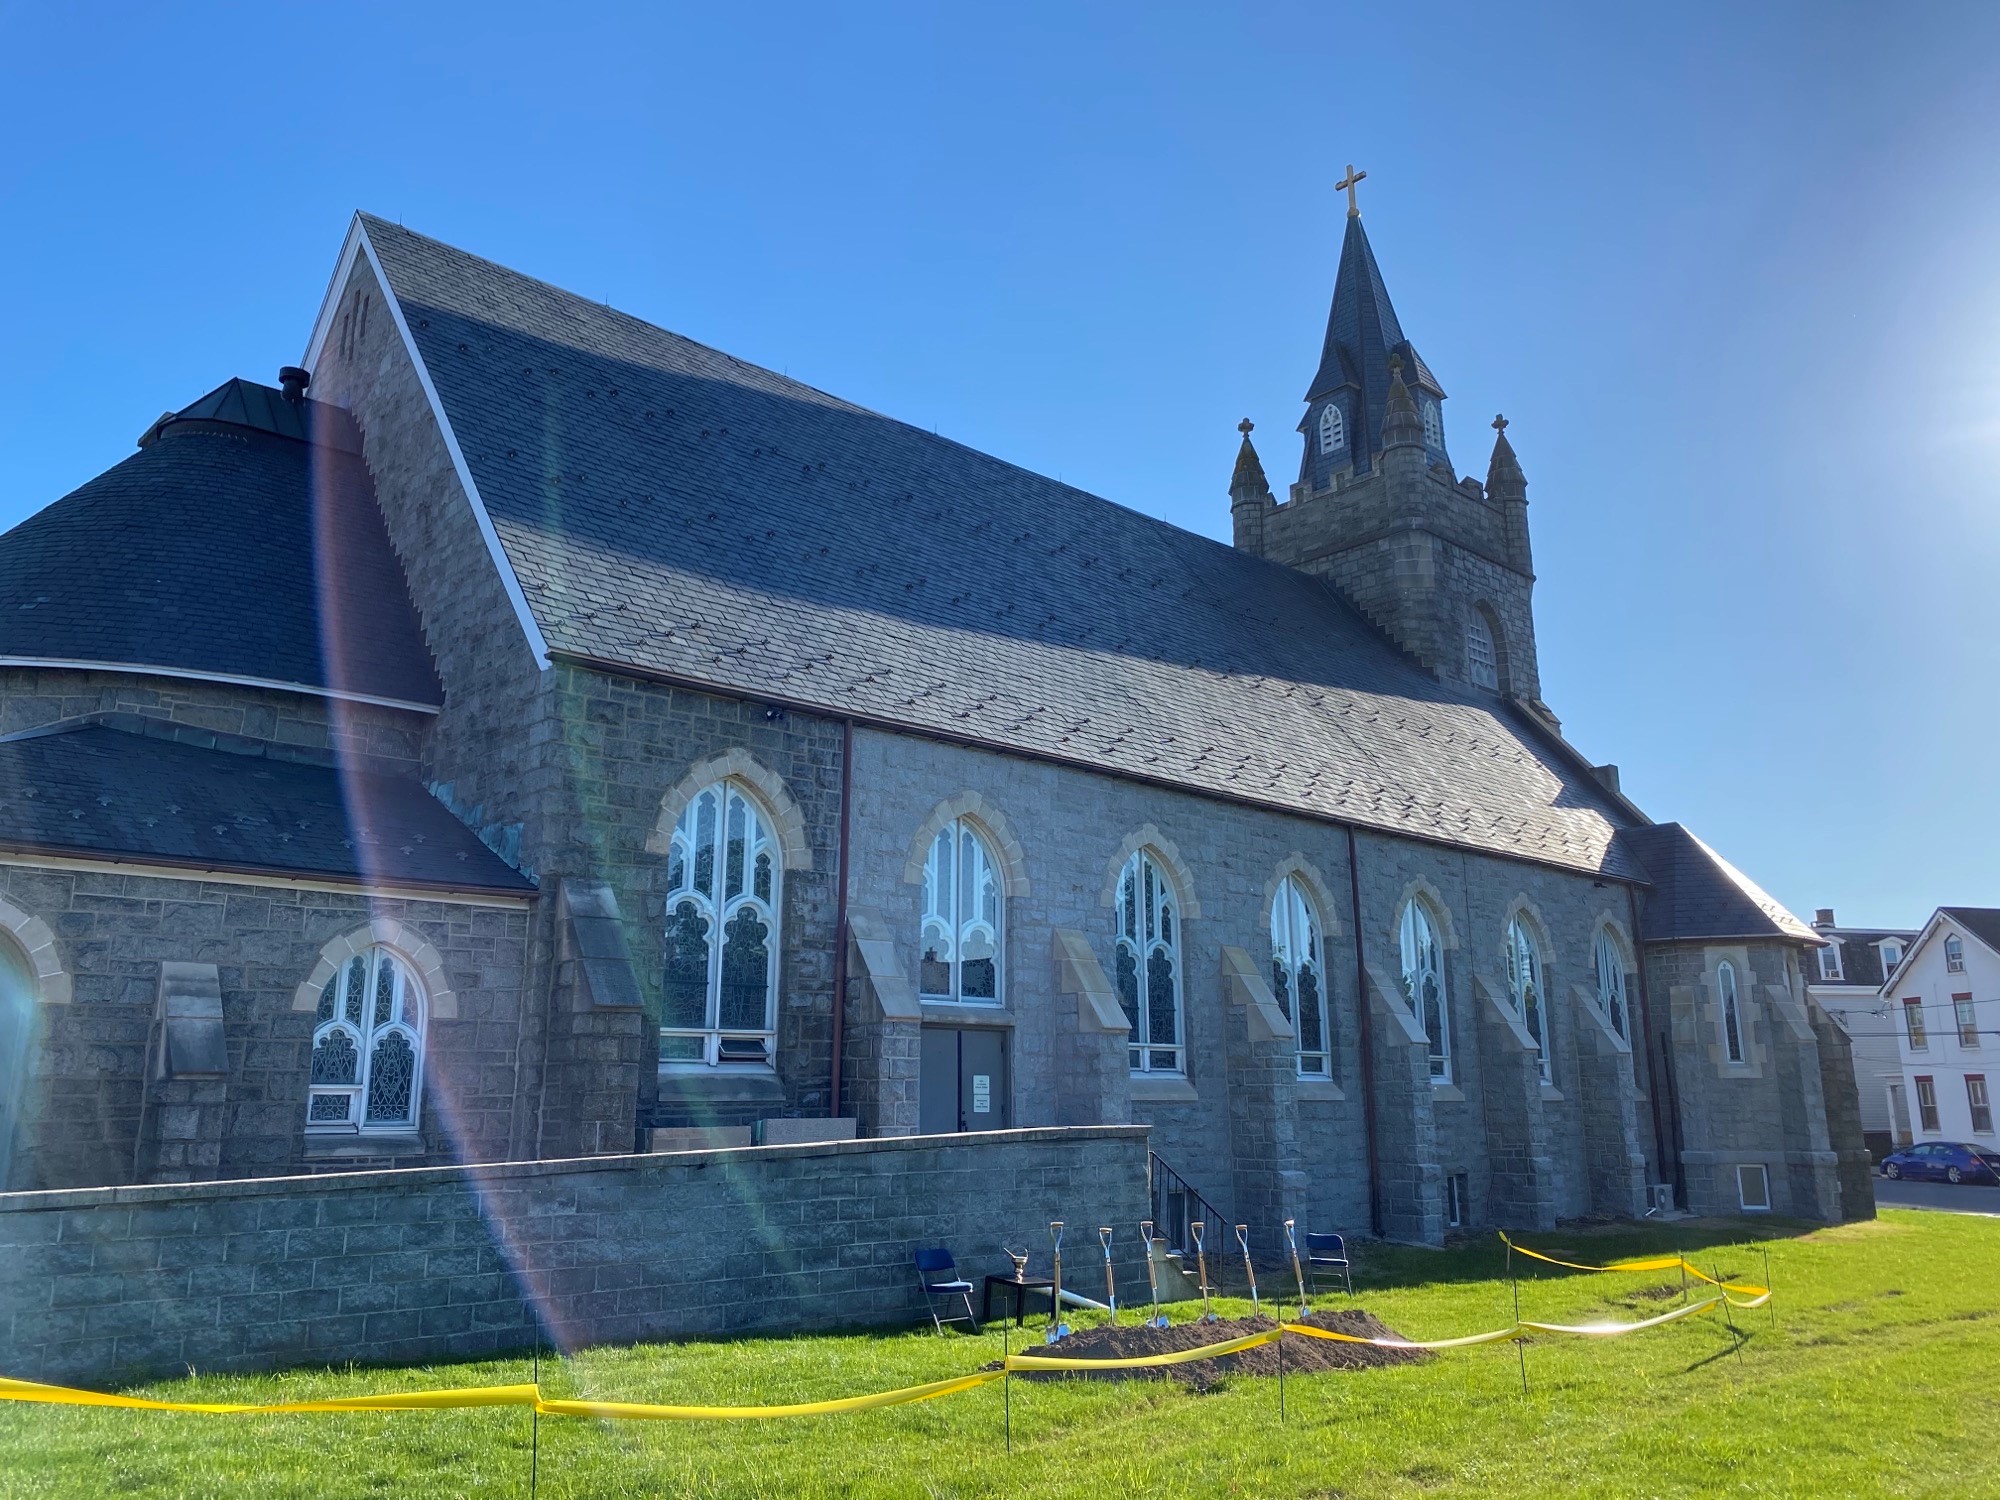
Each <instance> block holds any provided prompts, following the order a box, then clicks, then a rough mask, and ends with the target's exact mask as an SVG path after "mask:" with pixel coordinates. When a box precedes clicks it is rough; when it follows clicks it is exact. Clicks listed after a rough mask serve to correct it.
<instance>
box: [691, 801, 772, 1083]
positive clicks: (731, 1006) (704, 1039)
mask: <svg viewBox="0 0 2000 1500" xmlns="http://www.w3.org/2000/svg"><path fill="white" fill-rule="evenodd" d="M779 863H780V861H779V852H778V842H777V840H776V839H775V838H773V837H772V835H771V826H770V823H769V822H768V820H767V819H766V818H765V816H764V814H763V813H762V812H761V811H760V810H759V809H758V806H757V804H756V803H755V802H753V801H752V800H751V798H750V794H749V792H748V790H747V789H746V788H745V787H744V786H743V785H742V783H740V782H738V781H735V780H733V779H732V780H727V781H719V782H717V783H716V784H715V785H713V786H710V787H707V788H705V789H704V790H702V791H701V792H699V793H697V794H696V796H695V797H694V798H693V800H691V801H690V802H689V803H688V805H687V810H686V811H685V812H683V813H682V814H681V816H680V821H679V822H678V823H676V824H675V825H674V837H673V842H672V844H671V845H670V846H669V852H668V855H667V934H666V974H665V977H664V983H663V984H662V986H661V994H662V1001H663V1004H662V1008H661V1018H660V1019H661V1025H660V1058H661V1060H662V1061H664V1062H667V1063H671V1064H676V1065H680V1066H692V1067H711V1068H713V1067H720V1066H724V1065H747V1066H751V1067H758V1068H769V1067H770V1066H772V1062H773V1058H774V1056H775V1054H776V1050H777V1030H778V936H779V935H778V898H779V881H780V878H781V876H782V874H783V872H782V870H781V869H780V868H779Z"/></svg>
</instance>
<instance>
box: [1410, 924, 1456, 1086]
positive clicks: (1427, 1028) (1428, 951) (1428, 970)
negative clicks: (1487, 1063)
mask: <svg viewBox="0 0 2000 1500" xmlns="http://www.w3.org/2000/svg"><path fill="white" fill-rule="evenodd" d="M1401 937H1402V947H1403V997H1404V998H1405V999H1406V1000H1408V1001H1409V1003H1410V1009H1411V1011H1412V1012H1414V1013H1415V1015H1416V1017H1417V1020H1418V1021H1419V1022H1421V1023H1422V1024H1423V1028H1424V1035H1425V1036H1426V1037H1428V1038H1429V1039H1430V1057H1431V1081H1432V1082H1433V1083H1450V1082H1451V1004H1450V1001H1449V999H1448V998H1447V996H1446V994H1445V988H1444V952H1443V948H1442V946H1441V945H1440V944H1439V942H1438V935H1437V923H1436V922H1435V921H1434V920H1433V919H1432V917H1431V914H1430V911H1429V909H1428V908H1427V907H1426V906H1425V905H1424V903H1423V902H1422V900H1420V899H1417V898H1414V897H1413V898H1412V899H1411V901H1410V904H1409V905H1408V906H1406V907H1404V908H1403V924H1402V933H1401Z"/></svg>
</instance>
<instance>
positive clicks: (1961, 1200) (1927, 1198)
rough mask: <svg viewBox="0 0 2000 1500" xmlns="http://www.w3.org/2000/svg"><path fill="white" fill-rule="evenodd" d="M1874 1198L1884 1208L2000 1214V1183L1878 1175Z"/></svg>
mask: <svg viewBox="0 0 2000 1500" xmlns="http://www.w3.org/2000/svg"><path fill="white" fill-rule="evenodd" d="M1875 1201H1876V1202H1877V1203H1879V1204H1881V1205H1882V1206H1883V1207H1885V1208H1945V1209H1952V1210H1955V1211H1956V1212H1958V1213H1962V1214H1995V1215H2000V1187H1973V1186H1970V1185H1969V1184H1966V1183H1960V1184H1959V1185H1958V1186H1957V1187H1953V1186H1952V1185H1951V1184H1950V1183H1948V1182H1891V1181H1890V1180H1889V1179H1888V1178H1886V1177H1882V1176H1877V1177H1876V1179H1875Z"/></svg>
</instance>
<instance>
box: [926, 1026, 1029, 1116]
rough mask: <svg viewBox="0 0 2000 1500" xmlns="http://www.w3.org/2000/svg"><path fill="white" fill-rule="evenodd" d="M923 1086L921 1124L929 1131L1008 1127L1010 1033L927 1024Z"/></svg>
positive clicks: (1009, 1110) (1010, 1110)
mask: <svg viewBox="0 0 2000 1500" xmlns="http://www.w3.org/2000/svg"><path fill="white" fill-rule="evenodd" d="M919 1087H920V1088H921V1090H922V1100H921V1104H920V1108H919V1111H918V1122H919V1124H918V1128H919V1129H920V1130H922V1132H923V1133H924V1134H925V1135H946V1134H949V1133H951V1132H953V1131H958V1130H1005V1129H1006V1128H1007V1127H1008V1126H1009V1125H1010V1124H1011V1123H1012V1119H1013V1111H1012V1109H1011V1108H1010V1107H1009V1091H1008V1088H1007V1036H1006V1033H1005V1032H1001V1031H987V1030H984V1029H979V1030H973V1029H966V1030H960V1029H958V1028H956V1027H949V1026H926V1027H925V1028H924V1030H923V1055H922V1064H921V1073H920V1075H919Z"/></svg>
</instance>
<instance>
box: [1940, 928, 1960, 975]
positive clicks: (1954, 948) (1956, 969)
mask: <svg viewBox="0 0 2000 1500" xmlns="http://www.w3.org/2000/svg"><path fill="white" fill-rule="evenodd" d="M1944 970H1945V972H1946V973H1947V974H1963V973H1964V972H1965V944H1964V943H1962V942H1960V941H1959V940H1958V938H1957V937H1956V936H1952V937H1948V938H1946V939H1945V940H1944Z"/></svg>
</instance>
